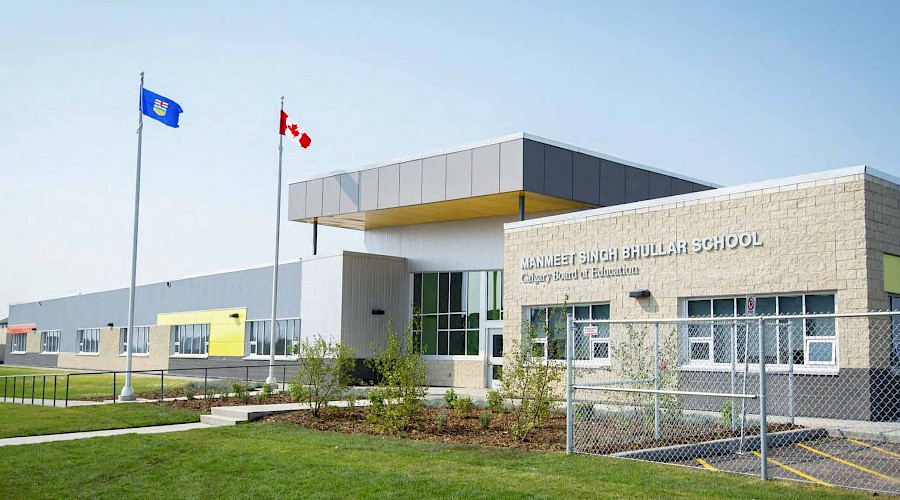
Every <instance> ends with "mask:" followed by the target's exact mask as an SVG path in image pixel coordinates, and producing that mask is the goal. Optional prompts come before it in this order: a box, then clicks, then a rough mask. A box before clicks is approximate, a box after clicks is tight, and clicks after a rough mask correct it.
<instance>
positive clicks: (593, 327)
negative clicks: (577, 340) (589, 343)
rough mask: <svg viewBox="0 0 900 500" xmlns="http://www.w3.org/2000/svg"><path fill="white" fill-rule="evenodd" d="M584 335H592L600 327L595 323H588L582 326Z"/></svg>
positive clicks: (597, 331)
mask: <svg viewBox="0 0 900 500" xmlns="http://www.w3.org/2000/svg"><path fill="white" fill-rule="evenodd" d="M582 332H583V333H584V336H585V337H594V336H596V335H597V334H599V333H600V328H599V327H598V326H597V325H589V326H586V327H584V329H583V330H582Z"/></svg>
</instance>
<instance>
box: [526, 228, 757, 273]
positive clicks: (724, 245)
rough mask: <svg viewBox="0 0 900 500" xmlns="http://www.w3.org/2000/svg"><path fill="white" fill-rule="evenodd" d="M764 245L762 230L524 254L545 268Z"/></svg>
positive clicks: (529, 265)
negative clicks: (576, 250)
mask: <svg viewBox="0 0 900 500" xmlns="http://www.w3.org/2000/svg"><path fill="white" fill-rule="evenodd" d="M759 246H762V240H760V238H759V233H758V232H756V231H753V232H744V233H731V234H724V235H721V236H707V237H702V238H694V239H692V240H673V241H669V242H660V243H643V244H639V245H624V246H621V247H610V248H600V249H595V250H582V251H579V252H567V253H555V254H547V255H535V256H532V257H522V259H521V265H522V269H541V268H547V267H567V266H576V265H585V264H602V263H608V262H621V261H635V260H641V259H652V258H656V257H666V256H669V255H684V254H688V253H704V252H707V253H708V252H718V251H726V250H736V249H741V248H751V247H759Z"/></svg>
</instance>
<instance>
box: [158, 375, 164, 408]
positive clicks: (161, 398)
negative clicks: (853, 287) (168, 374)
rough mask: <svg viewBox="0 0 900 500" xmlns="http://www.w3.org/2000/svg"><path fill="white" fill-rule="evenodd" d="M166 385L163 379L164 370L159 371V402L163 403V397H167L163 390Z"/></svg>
mask: <svg viewBox="0 0 900 500" xmlns="http://www.w3.org/2000/svg"><path fill="white" fill-rule="evenodd" d="M164 387H165V382H164V380H163V371H162V370H160V371H159V402H160V403H162V402H163V399H165V393H164V392H163V388H164Z"/></svg>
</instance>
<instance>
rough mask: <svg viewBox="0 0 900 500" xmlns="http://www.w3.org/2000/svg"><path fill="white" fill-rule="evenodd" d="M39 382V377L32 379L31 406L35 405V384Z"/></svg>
mask: <svg viewBox="0 0 900 500" xmlns="http://www.w3.org/2000/svg"><path fill="white" fill-rule="evenodd" d="M36 382H37V377H31V404H34V384H35V383H36Z"/></svg>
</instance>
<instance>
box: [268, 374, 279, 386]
mask: <svg viewBox="0 0 900 500" xmlns="http://www.w3.org/2000/svg"><path fill="white" fill-rule="evenodd" d="M277 382H278V381H277V380H275V376H273V375H269V376H268V377H266V383H267V384H269V385H274V384H276V383H277Z"/></svg>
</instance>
